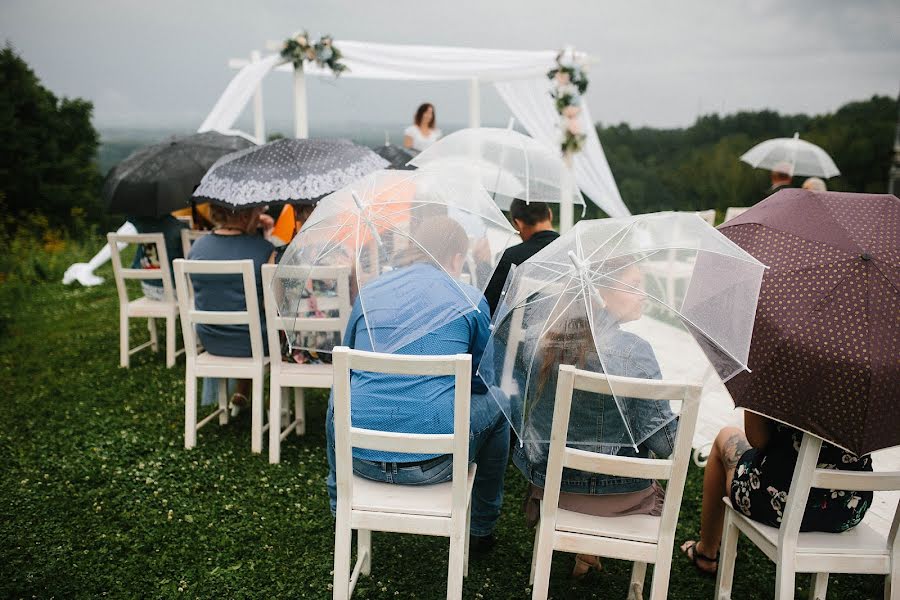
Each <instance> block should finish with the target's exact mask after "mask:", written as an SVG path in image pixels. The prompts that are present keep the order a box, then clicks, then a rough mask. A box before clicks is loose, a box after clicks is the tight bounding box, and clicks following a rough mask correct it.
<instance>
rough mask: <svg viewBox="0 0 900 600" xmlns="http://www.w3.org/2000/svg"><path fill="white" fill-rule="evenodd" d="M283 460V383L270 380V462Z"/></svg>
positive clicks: (276, 462) (274, 462)
mask: <svg viewBox="0 0 900 600" xmlns="http://www.w3.org/2000/svg"><path fill="white" fill-rule="evenodd" d="M280 461H281V384H280V383H279V382H278V380H277V379H271V380H269V462H270V463H271V464H273V465H277V464H278V463H279V462H280Z"/></svg>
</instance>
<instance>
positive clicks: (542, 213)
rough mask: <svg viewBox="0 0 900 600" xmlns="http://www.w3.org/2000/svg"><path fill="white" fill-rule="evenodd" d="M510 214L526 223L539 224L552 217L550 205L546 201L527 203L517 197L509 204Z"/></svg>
mask: <svg viewBox="0 0 900 600" xmlns="http://www.w3.org/2000/svg"><path fill="white" fill-rule="evenodd" d="M509 216H510V217H512V218H513V219H518V220H520V221H522V222H523V223H525V224H526V225H537V224H538V223H541V222H543V221H549V220H550V218H551V213H550V207H549V206H548V205H547V203H546V202H531V203H526V202H525V201H524V200H520V199H518V198H516V199H515V200H513V201H512V203H510V205H509Z"/></svg>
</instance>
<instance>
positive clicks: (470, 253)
mask: <svg viewBox="0 0 900 600" xmlns="http://www.w3.org/2000/svg"><path fill="white" fill-rule="evenodd" d="M514 236H515V231H514V230H513V229H512V227H510V225H509V223H508V222H507V220H506V219H505V218H504V216H503V213H501V212H500V210H499V209H498V208H497V206H496V205H495V204H494V203H493V202H492V201H491V198H490V196H489V195H488V194H487V192H486V191H485V190H484V188H483V187H481V185H480V184H479V183H478V182H476V181H472V180H467V179H464V178H458V177H455V176H453V175H446V174H441V173H436V172H431V171H422V170H417V171H396V170H382V171H376V172H374V173H371V174H370V175H368V176H366V177H364V178H363V179H360V180H359V181H357V182H355V183H353V184H351V185H349V186H346V187H344V188H343V189H341V190H339V191H337V192H335V193H333V194H329V195H328V196H326V197H325V198H323V199H322V200H321V201H320V202H319V204H318V205H317V206H316V209H315V210H314V211H313V213H312V215H311V216H310V218H309V219H308V220H307V221H306V223H304V225H303V228H302V229H301V230H300V232H299V233H298V234H297V236H296V237H295V238H294V240H293V241H292V242H291V244H290V246H289V247H288V249H287V251H286V252H285V255H284V257H283V258H282V260H281V261H280V262H279V265H278V268H277V269H276V275H275V283H276V284H277V285H276V286H275V287H274V288H273V293H274V294H275V297H276V298H277V301H278V306H279V311H280V314H281V316H283V317H288V318H291V317H294V318H305V319H308V318H315V317H317V316H320V317H322V318H326V319H327V318H333V316H334V315H332V314H329V313H327V312H324V311H317V310H316V308H317V306H318V302H314V303H313V305H311V304H310V301H309V298H311V297H313V296H315V295H316V293H317V292H318V291H319V290H321V289H323V287H326V286H324V285H323V284H322V283H320V279H321V277H320V275H319V273H322V272H329V270H330V272H334V271H335V270H336V269H338V270H341V269H342V270H343V272H345V273H347V274H348V275H349V277H350V280H351V281H350V289H351V292H350V293H351V295H352V296H353V298H351V299H350V300H351V303H352V302H353V301H355V300H356V298H357V296H358V301H359V303H360V308H361V309H362V311H363V316H364V318H365V321H366V325H367V329H368V334H369V337H370V340H371V347H372V348H373V349H375V350H376V351H379V352H394V351H396V350H398V349H400V348H403V347H404V346H406V345H408V344H409V343H410V342H413V341H415V340H417V339H419V338H420V337H422V336H423V335H426V334H428V333H431V332H433V331H434V330H436V329H438V328H439V327H441V326H443V325H445V324H447V323H449V322H451V321H452V320H454V319H456V318H458V317H460V316H462V315H464V314H467V313H468V312H470V311H474V310H480V308H479V302H480V301H481V300H482V298H483V293H484V288H485V287H486V286H487V282H488V281H489V279H490V275H491V273H492V272H493V268H494V260H495V257H496V256H498V255H499V254H500V253H501V252H502V251H503V250H504V249H505V248H506V246H507V245H508V244H509V242H510V241H511V240H512V239H513V238H514ZM412 270H415V278H416V279H417V280H418V281H419V282H420V283H421V282H423V281H427V282H429V285H430V286H431V287H430V288H429V289H430V291H429V294H430V293H432V292H433V294H434V296H433V297H432V298H430V299H429V302H428V303H429V307H430V310H429V311H427V312H428V314H429V315H430V316H428V317H423V316H422V314H421V313H422V311H421V310H420V309H421V307H422V303H423V298H422V297H421V294H420V288H421V286H420V285H417V286H415V288H416V289H412V287H411V286H409V285H406V284H405V282H407V281H409V280H410V279H409V278H408V277H406V276H405V275H408V274H409V273H411V272H412ZM438 297H439V298H440V303H441V307H440V308H441V310H439V311H435V310H433V307H434V302H435V300H434V298H438ZM317 312H320V313H323V314H320V315H317V314H316V313H317ZM386 320H389V321H390V322H391V323H397V322H401V323H404V324H405V325H403V326H402V327H400V328H398V327H396V326H394V325H392V326H391V327H390V328H386V327H383V326H382V324H383V323H384V322H385V321H386ZM307 329H311V330H315V329H316V327H315V324H314V323H313V324H312V325H309V326H308V327H307ZM334 342H335V340H334V337H333V336H332V337H331V338H329V339H326V337H325V336H316V335H307V336H303V338H302V339H300V340H299V341H294V342H292V343H296V344H299V346H298V347H300V348H301V349H303V350H307V351H317V352H328V351H330V350H331V348H332V347H333V345H334Z"/></svg>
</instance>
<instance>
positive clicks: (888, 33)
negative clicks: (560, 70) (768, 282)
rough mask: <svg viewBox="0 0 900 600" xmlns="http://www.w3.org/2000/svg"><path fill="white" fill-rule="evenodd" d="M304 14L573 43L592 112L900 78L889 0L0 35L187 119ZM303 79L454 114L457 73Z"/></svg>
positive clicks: (63, 89) (241, 15)
mask: <svg viewBox="0 0 900 600" xmlns="http://www.w3.org/2000/svg"><path fill="white" fill-rule="evenodd" d="M303 28H305V29H308V30H309V31H310V33H311V34H312V35H313V36H314V37H318V35H320V34H322V33H331V34H332V35H333V36H334V37H335V38H336V39H338V40H340V39H341V38H345V39H353V40H362V41H373V42H391V43H413V44H434V45H453V46H473V47H484V48H509V49H558V48H560V47H562V46H564V45H566V44H571V45H573V46H575V47H576V48H577V49H579V50H584V51H586V52H588V53H589V54H591V55H592V56H593V57H594V60H595V62H594V64H593V66H592V67H591V71H590V77H591V87H590V90H589V102H590V106H591V111H592V113H593V116H594V118H595V119H598V120H600V121H602V122H604V123H607V124H608V123H618V122H621V121H624V122H628V123H630V124H632V125H634V126H638V125H652V126H662V127H675V126H684V125H688V124H690V123H691V122H693V120H694V119H695V118H696V117H697V115H698V114H701V113H704V114H705V113H710V112H720V113H729V112H734V111H737V110H741V109H752V110H757V109H763V108H772V109H775V110H778V111H781V112H790V113H793V112H805V113H822V112H828V111H833V110H834V109H836V108H837V107H839V106H840V105H841V104H843V103H845V102H847V101H848V100H856V99H864V98H868V97H870V96H871V95H873V94H886V95H889V96H892V97H895V96H896V95H897V92H898V87H900V1H898V0H885V1H883V2H877V1H872V2H867V1H854V2H847V1H842V0H802V1H789V2H785V1H775V0H752V1H750V0H747V1H736V0H726V1H721V0H720V1H714V0H708V1H703V2H698V1H694V0H681V1H679V2H659V1H653V2H651V1H649V0H621V1H615V2H613V1H610V0H604V1H602V2H600V1H597V0H585V1H573V0H570V1H568V2H559V1H551V0H543V1H535V0H449V1H444V2H440V3H439V2H434V1H431V0H418V1H409V0H380V1H378V2H373V1H371V0H355V1H351V0H327V1H326V0H323V1H315V2H313V1H309V0H303V1H302V2H301V1H300V0H293V1H265V2H263V1H254V2H247V1H243V2H226V1H224V0H219V1H213V0H152V1H147V0H143V1H134V0H68V1H66V0H0V38H2V39H5V40H6V41H8V42H10V43H12V44H13V45H14V46H15V47H16V48H17V49H18V51H19V52H20V53H21V55H22V56H23V57H24V59H25V60H26V61H27V62H28V63H29V64H30V65H31V66H32V68H33V69H34V70H35V72H36V73H37V75H38V76H39V77H40V78H41V79H42V80H43V83H44V84H45V85H46V86H47V87H49V88H50V89H52V90H53V91H54V92H56V93H58V94H60V95H66V96H81V97H84V98H87V99H90V100H91V101H93V103H94V106H95V121H96V124H97V125H99V126H100V127H109V126H129V127H139V128H145V127H146V128H152V127H156V126H163V127H172V126H177V127H184V128H189V129H190V128H193V127H196V126H199V124H200V122H201V121H202V120H203V118H204V117H205V115H206V114H207V113H208V111H209V110H210V109H211V108H212V106H213V104H214V103H215V101H216V98H217V97H218V96H219V94H220V93H221V92H222V91H223V90H224V88H225V86H226V85H227V83H228V81H229V79H230V78H231V77H232V76H233V75H234V73H235V72H234V71H231V70H229V69H228V68H227V64H226V63H227V60H228V59H229V58H232V57H244V56H247V55H248V54H249V52H250V50H252V49H254V48H256V49H261V50H264V48H265V42H266V40H281V39H283V38H285V37H287V36H288V35H290V34H291V33H292V32H293V31H295V30H299V29H303ZM309 91H310V100H309V104H310V119H311V122H312V123H313V129H314V131H315V130H316V129H318V128H320V127H322V126H323V125H324V124H332V123H339V122H354V123H363V124H371V126H372V127H375V126H376V125H377V124H378V123H401V122H405V121H407V120H409V119H410V117H411V113H412V112H413V111H414V109H415V107H416V106H417V105H418V103H419V102H420V101H423V100H431V101H433V102H434V103H435V104H436V105H437V111H438V117H439V119H441V120H442V121H443V122H444V123H463V122H465V120H466V111H467V101H466V93H467V90H466V85H465V84H461V83H395V82H371V81H359V80H357V81H351V80H339V81H337V82H333V81H322V80H313V81H312V82H311V83H310V85H309ZM264 95H265V103H266V113H267V117H268V119H269V120H270V123H272V124H275V125H277V124H278V123H285V122H287V121H288V120H289V119H290V117H291V113H290V81H289V76H288V75H287V74H284V73H274V74H272V75H270V77H269V78H268V79H267V80H266V83H265V88H264ZM483 97H484V106H483V112H482V115H483V120H484V121H486V122H494V123H501V122H505V121H506V118H507V116H508V112H507V111H506V110H505V108H504V105H503V104H502V102H501V101H500V100H499V98H497V96H496V94H494V93H493V91H492V90H486V91H485V92H484V94H483ZM243 123H249V119H248V118H247V115H245V118H244V119H243ZM317 124H318V126H317ZM271 129H273V127H270V130H271Z"/></svg>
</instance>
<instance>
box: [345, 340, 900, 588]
mask: <svg viewBox="0 0 900 600" xmlns="http://www.w3.org/2000/svg"><path fill="white" fill-rule="evenodd" d="M334 369H335V372H334V375H335V380H334V414H335V421H334V427H335V453H336V454H335V466H336V476H337V490H338V505H337V515H336V517H337V518H336V523H335V558H334V583H333V585H334V592H333V593H334V598H335V599H336V600H346V599H348V598H350V596H351V595H352V593H353V589H354V586H355V585H356V582H357V581H358V578H359V576H360V575H361V574H369V573H370V570H371V566H372V536H371V533H372V531H390V532H399V533H416V534H420V535H438V536H445V537H449V538H450V557H449V565H448V574H447V598H454V599H455V598H460V597H461V594H462V592H461V590H462V582H463V578H464V577H465V576H466V575H467V573H468V548H467V546H466V543H467V540H468V535H467V534H468V526H467V525H465V524H466V523H468V522H469V519H470V513H471V488H472V481H473V479H474V475H475V470H476V466H475V465H469V464H468V431H469V423H468V418H467V417H468V414H469V401H470V391H469V377H470V374H471V357H470V356H469V355H457V356H442V357H438V356H431V357H413V356H396V355H387V354H374V353H369V352H362V351H357V350H350V349H348V348H336V349H335V351H334ZM353 369H358V370H364V371H369V372H378V373H393V374H420V375H453V376H454V377H455V385H456V387H455V396H454V411H455V412H454V416H455V418H454V433H453V434H448V435H421V434H398V433H385V432H378V431H371V430H365V429H359V428H355V427H353V426H352V424H351V422H350V406H351V402H352V398H351V393H350V372H351V371H352V370H353ZM612 387H615V389H616V392H617V393H620V394H626V395H627V396H629V397H631V398H635V399H636V400H641V401H646V402H667V403H670V402H680V403H681V410H680V415H679V424H678V432H677V435H676V440H675V450H674V452H673V454H672V456H671V457H669V458H666V459H659V458H646V459H644V458H627V457H621V456H610V455H604V454H598V453H593V452H587V451H584V450H579V449H574V448H569V447H567V446H566V434H567V431H568V428H569V418H570V409H571V405H572V396H573V393H574V391H575V390H583V391H588V392H594V393H599V394H610V393H612V389H611V388H612ZM700 391H701V390H700V388H699V387H698V386H696V385H691V384H688V383H683V382H676V381H656V380H645V379H630V378H623V377H614V376H607V375H604V374H599V373H591V372H587V371H581V370H578V369H575V368H574V367H572V366H567V365H564V366H561V367H560V374H559V379H558V383H557V388H556V403H555V409H554V415H553V423H552V429H551V435H550V446H549V453H548V463H547V479H546V487H545V491H544V499H543V502H542V503H541V513H540V514H541V519H540V522H539V523H538V526H537V531H536V533H535V542H534V547H533V551H532V561H531V579H530V582H531V584H532V585H533V588H532V598H533V599H534V600H544V599H546V598H547V595H548V593H549V577H550V565H551V562H552V557H553V552H554V551H563V552H571V553H583V554H592V555H598V556H602V557H609V558H615V559H620V560H627V561H631V562H632V563H633V567H632V574H631V581H630V584H629V592H628V598H629V600H632V599H639V598H643V588H644V578H645V575H646V570H647V565H648V564H653V565H654V568H653V578H652V583H651V586H650V598H652V599H654V600H659V599H663V598H666V597H667V595H668V587H669V578H670V573H671V562H672V554H673V551H674V545H675V532H676V524H677V522H678V515H679V512H680V508H681V501H682V495H683V492H684V483H685V479H686V476H687V469H688V463H689V459H690V455H691V439H692V438H693V433H694V428H695V425H696V422H697V413H698V409H699V404H700ZM821 444H822V441H821V440H820V439H819V438H816V437H814V436H813V435H811V434H806V435H805V436H804V438H803V443H802V446H801V449H800V456H799V459H798V461H797V466H796V468H795V470H794V475H793V483H792V485H791V494H789V496H788V501H787V504H786V508H785V513H784V522H783V524H782V526H781V528H780V529H776V528H774V527H768V526H765V525H762V524H760V523H757V522H755V521H752V520H750V519H748V518H747V517H745V516H744V515H742V514H741V513H739V512H737V511H735V510H733V509H732V508H731V506H730V503H729V502H728V499H727V498H724V499H723V501H724V502H725V503H726V506H727V509H726V510H727V516H726V521H725V537H724V539H723V542H722V554H721V558H720V567H719V574H718V582H717V588H716V598H717V599H718V600H727V599H730V598H731V592H732V578H733V575H734V563H735V558H736V554H737V541H738V535H739V532H743V533H744V534H745V535H746V536H747V537H748V538H749V539H750V541H752V542H753V543H754V545H756V546H757V547H759V548H760V549H761V550H762V551H763V552H764V553H765V555H766V556H767V557H769V558H770V559H771V560H773V561H774V562H775V563H776V587H775V590H776V592H775V597H776V598H778V599H779V600H787V599H790V598H793V597H794V592H795V581H794V580H795V575H796V573H812V582H811V586H810V598H811V599H814V600H815V599H819V600H824V599H825V593H826V591H827V585H828V576H829V573H869V574H877V575H884V576H885V592H884V594H885V595H884V597H885V599H889V600H898V598H900V585H898V582H900V572H898V569H900V536H898V524H900V510H895V517H894V521H893V526H892V528H891V530H890V531H889V532H888V531H878V530H876V529H875V528H873V527H871V526H870V525H868V524H867V523H866V522H863V523H862V524H860V525H858V526H857V527H856V528H854V529H853V530H851V531H849V532H845V533H841V534H830V533H800V523H801V521H802V517H803V513H804V510H805V507H806V501H807V498H808V496H809V491H810V489H811V488H812V487H820V488H826V489H853V490H896V489H900V473H881V472H878V473H851V472H845V471H835V470H826V469H818V468H817V459H818V455H819V449H820V448H821ZM353 448H368V449H373V450H383V451H388V452H414V453H439V454H451V455H452V456H453V479H452V481H451V482H448V483H444V484H439V485H432V486H397V485H393V484H387V483H376V482H372V481H369V480H366V479H364V478H361V477H358V476H356V475H354V474H353V471H352V449H353ZM563 468H570V469H578V470H581V471H590V472H594V473H603V474H607V475H619V476H623V477H639V478H644V479H663V480H667V481H668V483H667V485H666V496H665V501H664V504H663V509H662V514H661V515H660V516H658V517H657V516H651V515H632V516H626V517H596V516H590V515H584V514H581V513H575V512H571V511H567V510H564V509H560V508H559V494H560V486H561V482H562V472H563ZM898 508H900V507H898ZM353 530H356V532H357V558H356V563H355V564H354V565H353V568H352V569H351V541H352V531H353Z"/></svg>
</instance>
